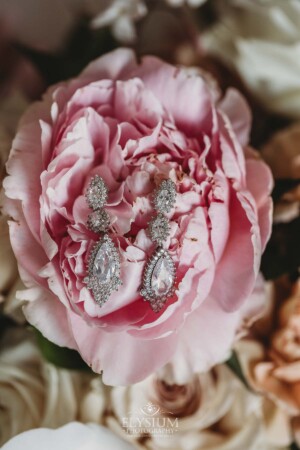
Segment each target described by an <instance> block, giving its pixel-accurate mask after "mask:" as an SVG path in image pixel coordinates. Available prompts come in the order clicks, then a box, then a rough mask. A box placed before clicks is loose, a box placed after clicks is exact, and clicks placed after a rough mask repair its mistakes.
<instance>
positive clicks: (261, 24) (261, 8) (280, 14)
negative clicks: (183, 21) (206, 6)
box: [201, 0, 300, 117]
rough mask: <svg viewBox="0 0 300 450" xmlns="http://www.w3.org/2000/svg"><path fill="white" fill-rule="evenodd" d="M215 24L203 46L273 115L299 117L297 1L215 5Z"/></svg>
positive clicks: (231, 1)
mask: <svg viewBox="0 0 300 450" xmlns="http://www.w3.org/2000/svg"><path fill="white" fill-rule="evenodd" d="M215 4H217V6H218V7H219V8H220V11H219V12H220V15H219V22H218V23H217V24H216V25H215V26H213V27H212V28H211V29H210V30H209V31H208V32H207V33H205V34H204V35H203V36H202V37H201V43H202V45H203V47H204V48H205V49H206V50H207V51H208V52H210V53H212V54H214V55H216V56H217V57H219V58H221V59H222V60H223V61H224V62H225V63H226V64H228V65H229V66H231V67H232V68H234V69H235V70H237V72H238V73H239V75H240V76H241V77H242V79H243V80H244V82H245V84H246V85H247V87H248V88H249V89H250V90H251V91H252V92H253V93H254V94H255V95H256V96H257V97H258V98H259V99H260V100H261V102H262V103H263V104H264V105H265V106H266V107H267V108H268V109H269V110H271V111H274V112H277V113H281V114H285V115H287V116H292V117H299V116H300V84H299V78H300V2H299V1H298V0H284V1H282V0H229V1H226V2H224V1H222V0H221V1H216V2H215Z"/></svg>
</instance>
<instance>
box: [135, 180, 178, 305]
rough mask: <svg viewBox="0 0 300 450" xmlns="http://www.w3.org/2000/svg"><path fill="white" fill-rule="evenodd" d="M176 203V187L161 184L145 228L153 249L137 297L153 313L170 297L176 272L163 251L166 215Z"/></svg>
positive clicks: (168, 230)
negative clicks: (153, 212) (151, 214)
mask: <svg viewBox="0 0 300 450" xmlns="http://www.w3.org/2000/svg"><path fill="white" fill-rule="evenodd" d="M175 201H176V186H175V183H173V181H171V180H164V181H162V182H161V184H160V186H159V188H158V189H157V190H156V192H155V194H154V207H155V209H156V211H157V215H156V217H154V218H153V219H152V220H151V221H150V223H149V226H148V231H149V234H150V237H151V239H152V241H153V242H155V243H156V244H157V247H156V250H155V251H154V253H153V255H152V256H151V257H150V259H149V261H148V262H147V264H146V267H145V270H144V275H143V285H142V287H141V290H140V294H141V296H142V297H143V298H144V300H145V301H148V302H149V303H150V306H151V308H152V309H153V311H155V312H159V311H160V310H161V309H162V308H163V307H164V305H165V302H166V301H167V299H168V298H170V297H172V296H173V295H174V291H175V288H174V287H175V280H176V270H175V265H174V261H173V259H172V257H171V255H170V254H169V252H168V250H166V249H164V248H163V243H164V242H165V241H166V239H167V237H168V236H169V234H170V225H169V221H168V218H167V217H166V216H165V215H164V213H168V212H170V211H171V209H172V208H173V206H174V204H175Z"/></svg>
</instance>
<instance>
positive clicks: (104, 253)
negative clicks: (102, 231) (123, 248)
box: [93, 242, 117, 283]
mask: <svg viewBox="0 0 300 450" xmlns="http://www.w3.org/2000/svg"><path fill="white" fill-rule="evenodd" d="M116 268H117V262H116V260H115V258H114V255H113V252H112V249H111V247H110V246H109V244H108V243H107V242H104V243H103V244H102V245H101V246H100V248H99V250H98V252H97V255H96V257H95V260H94V267H93V275H94V276H96V277H97V278H98V280H99V282H100V283H108V282H109V281H111V279H112V277H113V276H114V274H115V272H116Z"/></svg>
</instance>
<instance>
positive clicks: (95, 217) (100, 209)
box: [85, 175, 176, 312]
mask: <svg viewBox="0 0 300 450" xmlns="http://www.w3.org/2000/svg"><path fill="white" fill-rule="evenodd" d="M107 197H108V188H107V186H106V184H105V182H104V181H103V179H102V178H101V177H100V176H99V175H96V176H95V177H93V178H92V180H91V182H90V184H89V186H88V189H87V192H86V200H87V203H88V206H89V207H90V208H91V209H92V213H91V214H90V215H89V216H88V221H87V227H88V228H89V229H90V230H91V231H93V232H95V233H101V235H102V236H101V238H100V240H99V241H98V242H97V243H96V244H95V245H94V247H93V248H92V251H91V253H90V256H89V261H88V268H87V272H88V276H87V277H86V278H85V283H86V285H87V288H88V289H90V290H91V291H92V293H93V297H94V300H95V301H96V303H98V304H99V305H100V306H103V305H104V303H106V302H107V300H108V299H109V297H110V295H111V293H112V292H113V291H116V290H118V288H119V286H120V285H121V284H122V281H121V277H120V256H119V252H118V250H117V248H116V246H115V244H114V242H113V241H112V239H111V237H110V236H109V234H108V230H109V227H110V219H109V215H108V214H107V212H106V211H105V209H104V206H105V204H106V202H107ZM175 201H176V186H175V184H174V183H173V181H171V180H163V181H162V182H161V183H160V185H159V187H158V189H156V191H155V193H154V208H155V210H156V216H155V217H154V218H153V219H152V220H151V221H150V222H149V225H148V232H149V235H150V237H151V240H152V241H153V242H154V243H155V244H156V249H155V251H154V253H153V254H152V256H151V257H150V259H149V260H148V262H147V263H146V266H145V269H144V274H143V281H142V286H141V289H140V294H141V296H142V297H143V298H144V300H145V301H148V302H149V303H150V306H151V308H152V310H153V311H155V312H159V311H160V310H161V309H162V308H163V306H164V304H165V302H166V300H167V299H168V298H170V297H171V296H172V295H174V286H175V279H176V271H175V265H174V261H173V260H172V258H171V256H170V254H169V252H168V250H166V249H164V247H163V244H164V242H165V241H166V239H167V238H168V236H169V234H170V224H169V221H168V218H167V217H166V215H165V213H168V212H170V211H171V209H172V208H173V206H174V204H175Z"/></svg>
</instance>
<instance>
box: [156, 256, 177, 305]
mask: <svg viewBox="0 0 300 450" xmlns="http://www.w3.org/2000/svg"><path fill="white" fill-rule="evenodd" d="M173 282H174V273H173V270H172V267H171V265H170V264H169V261H168V259H167V257H166V256H164V255H163V256H161V257H160V258H159V259H158V260H157V262H156V264H155V266H154V269H153V272H152V276H151V289H152V291H153V292H154V294H155V295H156V296H164V295H167V294H168V292H169V290H170V289H171V288H172V286H173Z"/></svg>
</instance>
